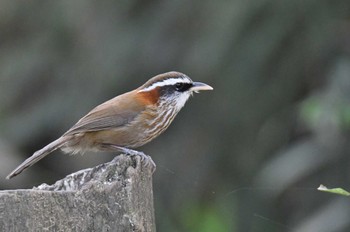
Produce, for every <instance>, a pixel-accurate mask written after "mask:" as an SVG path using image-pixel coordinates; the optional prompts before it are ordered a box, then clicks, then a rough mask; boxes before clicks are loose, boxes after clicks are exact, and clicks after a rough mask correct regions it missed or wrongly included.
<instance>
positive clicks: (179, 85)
mask: <svg viewBox="0 0 350 232" xmlns="http://www.w3.org/2000/svg"><path fill="white" fill-rule="evenodd" d="M174 87H175V89H176V91H179V92H185V91H186V90H188V89H189V88H191V87H192V84H191V83H184V82H179V83H176V84H175V85H174Z"/></svg>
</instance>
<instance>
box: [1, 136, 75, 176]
mask: <svg viewBox="0 0 350 232" xmlns="http://www.w3.org/2000/svg"><path fill="white" fill-rule="evenodd" d="M68 139H69V138H67V137H60V138H58V139H56V140H55V141H53V142H51V143H50V144H48V145H46V146H45V147H44V148H42V149H40V150H39V151H36V152H35V153H34V154H33V155H32V156H31V157H29V158H28V159H26V160H25V161H24V162H23V163H22V164H20V165H19V166H18V167H17V168H16V169H15V170H13V171H12V172H11V173H10V174H9V175H8V176H7V177H6V179H11V178H12V177H15V176H17V175H18V174H20V173H21V172H22V171H23V170H25V169H26V168H29V167H30V166H32V165H33V164H35V163H36V162H38V161H39V160H41V159H42V158H44V157H45V156H47V155H48V154H50V153H51V152H53V151H55V150H57V149H59V148H60V147H62V145H63V144H64V143H65V142H67V140H68Z"/></svg>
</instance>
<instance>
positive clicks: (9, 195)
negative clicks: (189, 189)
mask: <svg viewBox="0 0 350 232" xmlns="http://www.w3.org/2000/svg"><path fill="white" fill-rule="evenodd" d="M152 173H153V170H152V167H150V165H146V163H145V162H143V161H142V160H141V159H140V157H139V156H133V157H131V156H127V155H120V156H117V157H116V158H115V159H113V160H112V161H111V162H109V163H105V164H101V165H99V166H97V167H94V168H89V169H85V170H81V171H78V172H76V173H73V174H71V175H68V176H67V177H65V178H64V179H62V180H59V181H57V182H56V183H55V184H53V185H47V184H42V185H40V186H38V187H35V188H33V189H24V190H6V191H0V231H21V232H22V231H65V232H66V231H127V232H130V231H150V232H153V231H155V219H154V208H153V191H152Z"/></svg>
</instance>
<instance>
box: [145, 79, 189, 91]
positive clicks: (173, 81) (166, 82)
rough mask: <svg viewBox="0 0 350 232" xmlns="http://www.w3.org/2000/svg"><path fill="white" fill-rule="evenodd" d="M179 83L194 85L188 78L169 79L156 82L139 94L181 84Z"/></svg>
mask: <svg viewBox="0 0 350 232" xmlns="http://www.w3.org/2000/svg"><path fill="white" fill-rule="evenodd" d="M179 82H181V83H192V82H191V81H190V80H189V79H187V78H169V79H166V80H163V81H161V82H155V83H153V84H152V85H151V86H148V87H147V88H144V89H141V90H139V92H146V91H150V90H153V89H155V88H157V87H162V86H166V85H174V84H176V83H179Z"/></svg>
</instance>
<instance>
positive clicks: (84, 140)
mask: <svg viewBox="0 0 350 232" xmlns="http://www.w3.org/2000/svg"><path fill="white" fill-rule="evenodd" d="M212 89H213V88H212V87H211V86H209V85H207V84H204V83H200V82H193V81H192V80H191V79H190V78H189V77H188V76H186V75H185V74H183V73H179V72H167V73H163V74H160V75H157V76H155V77H153V78H151V79H150V80H148V81H147V82H146V83H145V84H143V85H142V86H141V87H139V88H137V89H135V90H132V91H130V92H127V93H124V94H122V95H119V96H117V97H115V98H113V99H111V100H109V101H106V102H104V103H102V104H101V105H99V106H97V107H95V108H94V109H93V110H91V111H90V112H89V113H88V114H87V115H85V116H84V117H82V118H81V119H80V120H79V121H78V122H77V123H76V124H75V125H74V126H73V127H72V128H70V129H69V130H68V131H67V132H66V133H64V134H63V135H62V136H61V137H60V138H58V139H57V140H55V141H53V142H51V143H50V144H48V145H47V146H45V147H44V148H42V149H41V150H38V151H36V152H35V153H34V154H33V155H32V156H31V157H29V158H28V159H26V160H25V161H24V162H23V163H22V164H21V165H19V166H18V167H17V168H16V169H15V170H14V171H12V172H11V173H10V174H9V175H8V176H7V177H6V178H7V179H10V178H12V177H14V176H17V175H18V174H20V173H21V172H22V171H23V170H24V169H26V168H28V167H30V166H32V165H33V164H35V163H36V162H38V161H39V160H41V159H42V158H44V157H45V156H46V155H48V154H50V153H51V152H53V151H55V150H57V149H59V148H60V149H62V150H63V151H64V152H66V153H71V154H76V153H84V152H85V151H118V152H125V153H127V154H130V155H140V156H141V157H142V158H143V159H148V160H149V161H150V162H151V163H152V165H154V168H155V164H154V163H153V161H152V159H151V158H150V157H149V156H147V155H145V154H144V153H143V152H138V151H135V150H131V149H130V148H136V147H140V146H142V145H144V144H146V143H148V142H150V141H151V140H152V139H154V138H156V137H157V136H158V135H160V134H161V133H162V132H163V131H164V130H166V129H167V128H168V126H169V125H170V123H171V122H172V121H173V119H174V118H175V116H176V115H177V113H178V112H179V111H180V110H181V108H182V107H183V106H184V105H185V103H186V101H187V100H188V98H189V97H190V96H191V95H192V93H193V92H198V91H200V90H212Z"/></svg>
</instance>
